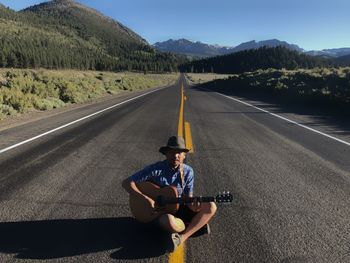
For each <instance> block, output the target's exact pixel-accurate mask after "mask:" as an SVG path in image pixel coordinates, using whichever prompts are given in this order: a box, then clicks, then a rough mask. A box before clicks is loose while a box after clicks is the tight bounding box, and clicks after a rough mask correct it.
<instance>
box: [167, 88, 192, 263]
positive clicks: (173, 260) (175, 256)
mask: <svg viewBox="0 0 350 263" xmlns="http://www.w3.org/2000/svg"><path fill="white" fill-rule="evenodd" d="M185 100H186V97H185V94H184V86H183V84H182V85H181V102H180V113H179V124H178V128H177V135H178V136H179V137H183V135H184V132H183V129H184V104H185ZM185 136H186V137H185V142H186V148H187V149H192V148H193V147H192V138H191V131H190V124H189V123H188V122H186V123H185ZM188 138H190V139H189V140H190V143H191V146H188V144H187V143H188V142H187V141H188ZM188 147H189V148H188ZM183 262H185V244H184V243H182V244H181V245H180V246H178V247H177V248H176V250H175V251H174V252H172V253H170V255H169V263H183Z"/></svg>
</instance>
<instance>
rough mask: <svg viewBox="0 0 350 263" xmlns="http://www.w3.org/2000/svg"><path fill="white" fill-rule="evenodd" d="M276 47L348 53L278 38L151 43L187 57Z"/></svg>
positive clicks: (327, 54) (338, 54)
mask: <svg viewBox="0 0 350 263" xmlns="http://www.w3.org/2000/svg"><path fill="white" fill-rule="evenodd" d="M263 46H266V47H277V46H283V47H286V48H288V49H290V50H294V51H298V52H300V53H306V54H308V55H311V56H322V57H330V58H336V57H341V56H345V55H349V54H350V48H335V49H324V50H319V51H315V50H313V51H306V50H304V49H303V48H300V47H299V46H298V45H295V44H290V43H287V42H286V41H280V40H278V39H269V40H264V41H255V40H252V41H249V42H244V43H241V44H239V45H238V46H236V47H223V46H219V45H211V44H205V43H201V42H199V41H197V42H192V41H190V40H187V39H179V40H173V39H170V40H167V41H164V42H156V43H155V44H153V47H155V48H156V49H157V50H160V51H163V52H173V53H176V54H182V55H186V56H188V57H191V58H193V57H195V58H204V57H212V56H220V55H226V54H230V53H236V52H240V51H243V50H249V49H258V48H260V47H263Z"/></svg>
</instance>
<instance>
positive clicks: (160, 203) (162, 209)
mask: <svg viewBox="0 0 350 263" xmlns="http://www.w3.org/2000/svg"><path fill="white" fill-rule="evenodd" d="M136 186H137V188H138V189H139V190H140V191H141V192H142V193H143V194H145V195H147V196H148V197H150V198H151V199H153V200H154V201H155V204H156V208H153V207H152V205H151V202H149V201H148V200H147V199H146V198H144V197H143V196H139V195H130V200H129V201H130V210H131V213H132V214H133V216H134V217H135V218H136V219H137V220H138V221H140V222H144V223H147V222H151V221H152V220H154V219H156V218H157V217H159V216H160V215H163V214H175V213H176V212H177V210H178V209H179V206H180V204H189V203H194V202H216V203H230V202H232V200H233V196H232V194H230V193H229V192H227V193H226V192H224V193H222V194H218V195H216V196H215V197H211V196H210V197H202V196H197V197H178V193H177V190H176V187H175V186H165V187H162V188H161V187H159V186H157V185H155V184H153V183H151V182H142V183H138V184H137V185H136Z"/></svg>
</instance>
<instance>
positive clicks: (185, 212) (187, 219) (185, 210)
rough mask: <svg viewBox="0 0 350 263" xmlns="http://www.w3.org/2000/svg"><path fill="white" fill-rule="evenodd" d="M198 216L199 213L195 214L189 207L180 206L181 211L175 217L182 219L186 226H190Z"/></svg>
mask: <svg viewBox="0 0 350 263" xmlns="http://www.w3.org/2000/svg"><path fill="white" fill-rule="evenodd" d="M196 214H197V212H194V211H193V210H191V209H190V208H189V207H188V206H187V205H180V207H179V210H177V212H176V214H175V215H174V216H175V217H177V218H180V219H182V221H184V223H185V225H188V224H189V223H191V221H192V218H193V217H194V216H195V215H196Z"/></svg>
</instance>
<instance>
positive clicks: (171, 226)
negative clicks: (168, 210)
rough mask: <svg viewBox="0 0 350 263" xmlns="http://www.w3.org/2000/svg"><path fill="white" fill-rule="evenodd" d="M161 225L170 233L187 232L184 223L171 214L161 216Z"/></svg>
mask: <svg viewBox="0 0 350 263" xmlns="http://www.w3.org/2000/svg"><path fill="white" fill-rule="evenodd" d="M159 225H160V226H161V227H162V228H163V229H165V230H167V231H169V232H182V231H184V230H185V224H184V222H183V221H182V220H181V219H180V218H176V217H175V216H173V215H171V214H164V215H162V216H160V218H159Z"/></svg>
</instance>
